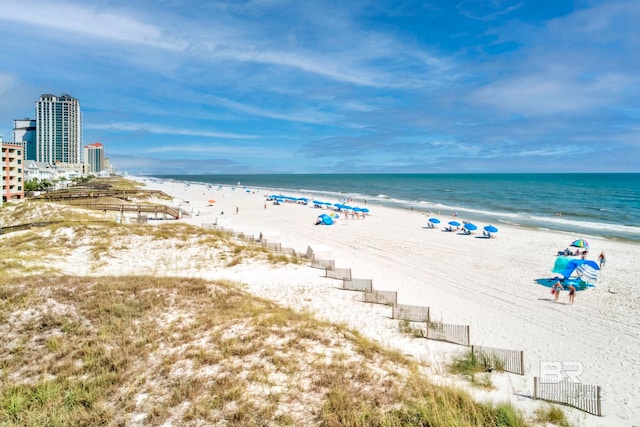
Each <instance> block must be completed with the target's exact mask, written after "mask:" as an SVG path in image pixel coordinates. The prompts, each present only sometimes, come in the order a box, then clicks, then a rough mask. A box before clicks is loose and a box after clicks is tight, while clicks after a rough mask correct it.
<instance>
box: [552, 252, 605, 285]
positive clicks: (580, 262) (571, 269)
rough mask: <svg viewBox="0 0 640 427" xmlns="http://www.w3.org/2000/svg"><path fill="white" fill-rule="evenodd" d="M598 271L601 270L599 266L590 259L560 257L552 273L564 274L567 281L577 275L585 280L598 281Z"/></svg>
mask: <svg viewBox="0 0 640 427" xmlns="http://www.w3.org/2000/svg"><path fill="white" fill-rule="evenodd" d="M598 270H600V267H599V266H598V264H597V263H596V262H595V261H592V260H589V259H572V258H567V257H558V258H557V259H556V262H555V265H554V267H553V270H552V271H553V272H554V273H560V274H562V276H563V277H564V278H565V279H568V278H569V277H571V275H572V274H574V273H575V274H577V275H580V276H582V277H583V278H587V279H590V280H596V279H597V278H598V273H597V271H598Z"/></svg>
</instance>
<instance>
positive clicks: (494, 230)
mask: <svg viewBox="0 0 640 427" xmlns="http://www.w3.org/2000/svg"><path fill="white" fill-rule="evenodd" d="M484 231H486V232H487V233H497V232H498V229H497V228H495V227H494V226H493V225H487V226H486V227H484Z"/></svg>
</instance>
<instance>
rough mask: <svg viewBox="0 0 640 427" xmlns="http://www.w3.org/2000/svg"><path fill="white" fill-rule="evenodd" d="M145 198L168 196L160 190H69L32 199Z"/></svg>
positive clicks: (52, 192)
mask: <svg viewBox="0 0 640 427" xmlns="http://www.w3.org/2000/svg"><path fill="white" fill-rule="evenodd" d="M147 196H161V197H168V198H170V196H169V195H167V194H166V193H164V192H162V191H160V190H112V189H109V188H107V189H104V188H76V189H74V188H71V189H67V190H57V191H51V192H48V193H44V194H41V195H39V196H36V197H34V199H36V200H47V201H51V202H53V201H64V202H67V201H72V200H83V199H99V198H101V197H113V198H117V199H123V200H127V199H131V198H139V197H147Z"/></svg>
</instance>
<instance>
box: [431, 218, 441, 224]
mask: <svg viewBox="0 0 640 427" xmlns="http://www.w3.org/2000/svg"><path fill="white" fill-rule="evenodd" d="M429 222H430V223H432V224H440V220H439V219H438V218H429Z"/></svg>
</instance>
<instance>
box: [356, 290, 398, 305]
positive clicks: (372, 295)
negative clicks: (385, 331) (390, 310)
mask: <svg viewBox="0 0 640 427" xmlns="http://www.w3.org/2000/svg"><path fill="white" fill-rule="evenodd" d="M363 301H364V302H368V303H370V304H384V305H390V306H392V307H393V306H395V305H397V304H398V292H396V291H378V290H375V289H372V290H371V291H370V292H365V293H364V299H363Z"/></svg>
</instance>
